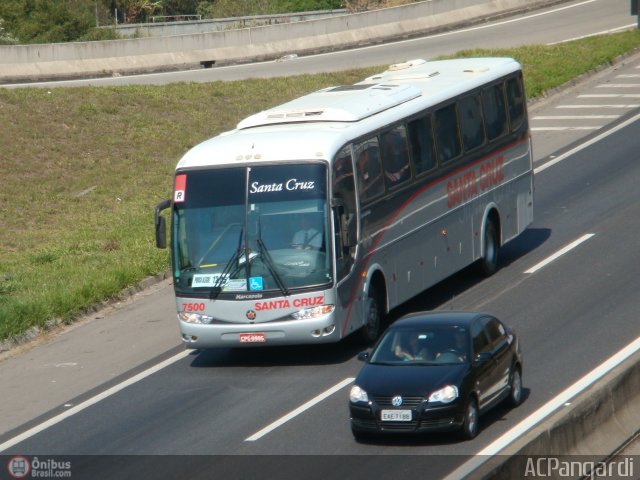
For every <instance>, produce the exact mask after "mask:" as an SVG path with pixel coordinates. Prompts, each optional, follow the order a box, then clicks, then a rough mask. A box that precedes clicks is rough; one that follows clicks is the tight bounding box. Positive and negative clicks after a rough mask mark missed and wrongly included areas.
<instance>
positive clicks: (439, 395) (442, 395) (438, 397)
mask: <svg viewBox="0 0 640 480" xmlns="http://www.w3.org/2000/svg"><path fill="white" fill-rule="evenodd" d="M456 398H458V387H456V386H455V385H447V386H446V387H442V388H441V389H440V390H436V391H435V392H433V393H432V394H431V395H429V402H439V403H451V402H453V401H454V400H455V399H456Z"/></svg>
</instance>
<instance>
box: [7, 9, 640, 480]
mask: <svg viewBox="0 0 640 480" xmlns="http://www.w3.org/2000/svg"><path fill="white" fill-rule="evenodd" d="M581 3H583V4H584V7H585V8H586V7H589V8H591V7H593V6H594V5H603V4H605V3H606V8H605V10H606V12H609V14H611V15H614V12H613V11H612V5H613V4H614V3H615V4H619V6H620V7H621V8H622V6H623V4H624V10H623V12H624V14H625V15H624V19H625V20H626V21H627V22H628V21H629V18H630V17H628V16H627V15H628V5H627V3H626V2H618V1H616V2H613V1H611V0H608V1H606V2H604V1H592V2H581ZM601 13H602V15H603V16H604V11H603V12H601ZM559 15H561V16H563V18H564V20H565V21H566V20H567V18H569V17H568V16H567V13H566V12H565V13H561V14H559ZM615 15H617V13H615ZM537 18H539V19H540V18H544V20H541V22H542V23H541V24H540V25H541V26H540V28H541V29H542V28H543V27H545V26H547V25H548V23H552V22H550V21H548V18H549V17H537ZM621 19H622V16H621ZM595 20H596V24H595V25H594V28H600V27H601V26H602V24H603V23H604V22H605V21H604V20H603V19H602V18H600V17H598V18H596V19H595ZM584 21H586V19H585V20H584ZM618 26H621V25H618ZM512 28H513V31H512V32H511V33H512V35H514V36H515V35H516V33H517V32H519V31H520V30H521V27H518V26H512ZM545 28H546V27H545ZM583 28H584V25H583ZM567 30H570V29H567ZM548 35H549V36H550V35H551V34H550V33H548ZM409 56H412V55H409ZM639 67H640V56H632V57H629V58H628V59H627V60H626V61H625V62H624V63H623V64H620V65H618V66H616V67H614V68H611V69H608V70H606V71H603V72H601V73H600V74H598V75H595V76H593V77H591V78H590V79H589V80H587V81H586V82H584V83H581V84H579V85H577V86H575V87H574V88H571V89H568V90H565V91H563V92H561V93H558V94H557V95H556V96H554V97H552V98H550V99H547V100H545V101H543V102H539V103H537V104H535V105H533V106H532V107H531V109H530V115H531V125H532V132H533V139H534V154H535V158H536V166H537V173H536V204H535V222H534V224H533V225H532V226H531V227H530V228H529V229H528V230H527V231H526V232H525V233H524V234H523V235H522V236H520V237H519V238H518V239H516V240H514V241H513V242H511V243H510V244H508V245H507V246H505V247H504V248H503V249H502V251H501V255H502V256H501V268H500V270H499V271H498V272H497V273H496V275H494V276H493V277H491V278H489V279H484V280H483V279H480V278H479V277H477V276H476V275H475V274H474V273H473V272H472V271H471V270H470V269H467V270H465V271H463V272H461V273H460V274H458V275H455V276H454V277H452V278H450V279H448V280H447V281H445V282H442V283H441V284H439V285H437V286H436V287H434V288H432V289H429V290H428V291H426V292H425V293H424V294H422V295H420V296H419V297H417V298H415V299H414V300H412V301H411V302H409V303H408V304H406V305H405V306H403V307H402V308H401V309H399V310H398V311H394V312H392V317H397V316H398V315H401V314H402V313H405V312H408V311H414V310H421V309H434V308H444V309H463V310H488V311H491V312H493V313H495V314H497V315H498V316H499V317H501V318H503V319H504V320H505V321H506V322H507V323H509V324H510V325H512V326H513V327H515V329H516V330H517V331H518V333H519V334H520V335H521V337H522V342H523V346H524V354H525V362H526V363H525V372H524V385H525V388H526V391H525V393H526V401H525V402H524V404H523V405H522V406H521V407H519V408H517V409H514V410H508V409H498V410H496V411H494V412H492V413H490V414H489V415H487V416H486V417H483V418H482V421H481V433H480V435H479V436H478V437H477V438H476V439H474V440H473V441H470V442H463V443H460V442H458V441H457V440H456V439H455V437H453V436H451V435H437V436H431V437H424V438H419V439H414V438H407V437H400V438H394V439H391V440H381V441H374V442H371V443H357V442H355V441H354V440H353V438H352V436H351V433H350V431H349V425H348V412H347V390H348V384H349V379H351V378H353V377H354V376H355V375H356V374H357V372H358V369H359V367H360V363H359V362H358V361H357V360H356V359H355V358H354V357H355V354H356V353H357V352H358V351H359V347H357V346H355V345H350V344H348V343H347V344H339V345H332V346H324V347H319V348H311V347H304V348H302V347H290V348H281V349H257V350H217V351H209V352H184V351H182V350H181V349H180V348H179V347H178V348H175V346H176V345H177V343H178V337H177V328H175V324H174V323H173V322H175V320H174V318H175V317H174V315H175V314H174V313H172V312H171V311H170V309H171V308H172V306H171V305H170V304H171V300H170V295H171V290H170V286H169V285H167V284H166V282H165V283H163V284H160V285H158V286H157V287H156V288H155V289H154V290H151V291H145V292H142V293H141V294H140V297H141V298H134V299H132V300H131V301H129V302H126V305H122V306H119V307H115V308H113V309H112V310H111V311H109V312H105V313H104V314H99V315H98V317H100V318H98V319H87V322H86V324H84V325H82V326H80V327H78V328H76V329H74V330H73V331H71V332H66V333H63V334H61V335H59V336H57V337H56V338H55V339H53V340H52V341H51V342H49V343H47V344H45V345H41V346H39V347H37V348H35V349H32V350H29V351H27V352H25V353H18V354H16V355H14V356H13V357H12V358H8V359H5V360H4V361H2V362H0V384H2V385H3V387H4V388H3V390H4V391H3V402H2V405H0V422H1V423H0V426H1V428H0V431H2V432H4V433H2V434H0V451H1V452H2V454H3V455H34V454H39V455H46V456H53V455H62V456H69V455H89V456H91V455H100V457H74V460H73V461H74V462H75V463H74V467H75V468H76V469H77V470H76V474H74V477H76V478H89V477H83V476H78V475H77V472H82V471H83V468H87V469H88V468H91V469H94V470H93V471H92V475H91V478H99V477H100V475H99V473H101V474H102V475H104V477H103V478H114V474H115V473H118V474H119V475H120V477H121V478H133V477H134V476H135V477H136V478H178V477H180V478H200V477H203V478H204V477H205V475H206V476H207V478H211V476H216V477H219V478H245V477H248V478H258V477H260V478H290V474H293V473H296V474H297V476H304V477H306V478H327V477H337V478H346V477H347V476H351V478H365V477H367V478H383V477H389V476H397V475H405V474H416V473H417V472H421V473H423V474H428V475H429V477H430V478H442V477H443V476H444V475H445V474H447V473H448V472H450V471H451V470H453V469H454V468H456V467H457V466H458V465H460V464H461V463H462V462H463V461H464V460H465V459H467V458H468V457H469V456H471V455H474V454H475V453H477V452H479V451H481V450H482V449H483V448H486V447H487V446H488V445H490V444H491V443H492V442H493V441H494V440H495V439H497V438H498V437H500V436H501V435H502V434H503V433H505V432H506V431H508V430H509V429H510V428H511V427H513V426H514V425H515V424H517V423H518V422H519V421H520V420H523V419H525V418H526V417H527V415H529V414H531V413H532V412H533V411H535V410H536V409H538V408H539V407H540V406H542V405H543V404H545V403H546V402H548V401H549V400H550V399H551V398H553V397H554V396H555V395H557V394H559V393H560V392H562V391H563V390H564V389H565V388H567V387H568V386H569V385H571V384H572V383H573V382H575V381H576V380H577V379H579V378H581V377H582V376H583V375H585V374H586V373H588V372H589V371H590V370H592V369H593V368H595V367H596V366H597V365H599V364H600V363H601V362H603V361H604V360H605V359H607V358H608V357H610V356H611V355H612V354H614V353H615V352H617V351H618V350H620V349H621V348H622V347H624V346H625V345H627V344H628V343H630V342H631V341H632V340H634V339H635V338H637V337H638V335H639V334H640V326H639V325H638V322H637V315H636V312H637V311H638V310H639V307H640V298H639V297H638V296H637V293H636V292H637V291H638V289H639V287H640V279H639V278H638V276H637V265H638V263H639V260H640V258H639V257H640V250H639V249H638V247H637V232H638V231H640V202H638V199H639V193H638V189H637V187H636V186H637V184H638V181H639V180H640V165H638V162H637V161H636V160H637V158H638V155H637V151H638V148H639V147H640V139H638V136H637V130H638V121H637V119H636V118H635V115H638V114H640V105H637V103H638V101H637V99H638V98H640V81H638V75H639V72H640V68H639ZM634 99H635V100H634ZM567 112H572V113H571V114H567ZM576 112H579V113H576ZM605 112H606V113H605ZM607 132H611V133H610V134H607ZM582 146H584V147H583V148H580V149H579V148H577V147H582ZM549 162H557V163H549ZM586 235H591V236H586ZM577 239H582V240H583V241H582V243H580V244H578V245H577V246H575V248H573V249H571V250H569V251H567V252H566V253H565V254H564V255H561V256H559V257H558V258H556V259H555V260H554V261H552V262H551V263H549V264H547V265H546V266H544V267H541V268H539V269H538V270H536V271H535V272H533V273H526V272H530V271H531V269H532V267H535V266H536V265H539V262H541V261H543V260H545V259H548V258H549V257H550V256H551V255H553V254H554V253H556V252H558V251H560V250H561V249H562V248H563V247H565V246H567V245H569V244H571V243H572V242H574V241H575V240H577ZM165 305H169V306H168V307H167V308H165ZM145 332H150V333H152V335H150V336H149V337H148V338H144V337H145ZM151 338H155V339H156V341H153V342H152V341H150V340H149V339H151ZM105 340H106V342H105ZM172 347H174V348H172ZM114 351H117V352H118V353H117V354H116V355H114V353H113V352H114ZM136 359H137V360H136ZM167 359H168V361H167V366H165V367H164V368H158V369H154V370H153V371H150V372H147V373H149V375H147V374H146V373H145V370H146V369H147V368H148V367H151V366H152V365H155V364H157V362H158V361H160V360H167ZM127 365H129V369H128V368H127ZM61 372H62V373H61ZM65 372H67V373H65ZM54 374H55V375H58V376H57V377H56V376H55V375H54ZM135 374H141V375H140V380H139V381H136V382H135V383H134V382H130V384H128V385H127V386H126V388H122V389H119V387H116V386H117V385H119V384H120V382H121V381H122V380H125V379H130V378H132V377H133V375H135ZM52 378H55V379H56V382H55V385H52V384H51V381H50V380H51V379H52ZM92 382H93V383H92ZM109 387H116V388H114V391H113V394H111V395H109V396H106V395H102V397H104V398H102V397H98V399H97V400H95V399H94V400H91V401H90V402H89V403H83V402H86V401H87V400H89V399H91V398H94V395H97V394H101V393H103V392H105V391H106V390H107V389H108V388H109ZM332 387H335V388H334V390H335V391H333V390H330V389H332ZM107 392H108V391H107ZM108 393H109V392H108ZM323 393H325V394H326V396H325V397H323V396H322V394H323ZM49 397H50V398H49ZM60 399H61V400H60ZM98 400H99V401H98ZM310 402H311V403H310ZM313 402H315V403H313ZM80 407H82V408H80ZM304 407H307V408H304ZM73 409H76V410H77V413H75V414H69V415H68V416H66V417H57V418H56V415H58V414H61V413H63V412H69V413H74V410H73ZM293 413H297V414H296V415H293ZM287 414H291V415H289V417H287ZM58 420H59V421H58ZM45 421H48V422H49V423H46V424H44V426H46V427H47V428H43V427H39V426H40V425H43V422H45ZM278 421H280V422H278ZM274 422H278V423H274ZM29 428H35V429H34V430H32V431H31V432H29V431H28V430H29ZM265 428H267V430H264V429H265ZM25 432H27V434H25ZM20 434H24V435H23V436H22V437H17V436H18V435H20ZM603 453H608V452H603ZM105 455H119V457H110V456H106V457H104V456H105ZM130 455H135V457H129V456H130ZM147 455H149V456H147ZM201 455H202V456H201ZM211 455H213V456H211ZM120 456H121V457H120ZM95 469H97V471H96V470H95ZM125 472H126V473H125ZM2 474H4V471H2ZM2 474H0V475H2ZM0 478H3V477H0Z"/></svg>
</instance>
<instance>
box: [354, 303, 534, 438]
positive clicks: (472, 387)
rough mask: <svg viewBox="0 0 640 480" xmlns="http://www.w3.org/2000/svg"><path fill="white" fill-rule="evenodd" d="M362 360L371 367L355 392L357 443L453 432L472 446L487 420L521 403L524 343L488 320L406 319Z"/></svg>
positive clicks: (483, 316)
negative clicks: (372, 436)
mask: <svg viewBox="0 0 640 480" xmlns="http://www.w3.org/2000/svg"><path fill="white" fill-rule="evenodd" d="M358 358H359V359H360V360H363V361H365V362H366V363H365V365H364V366H363V367H362V370H361V371H360V373H359V374H358V376H357V378H356V379H355V382H354V385H353V387H352V388H351V391H350V393H349V410H350V414H351V430H352V432H353V435H354V436H355V437H356V439H358V438H360V437H362V436H364V435H366V434H369V433H395V432H400V433H401V432H440V431H447V430H459V431H460V433H461V435H462V437H463V438H465V439H471V438H473V437H475V436H476V435H477V433H478V417H479V415H480V414H481V413H484V412H485V411H486V410H488V409H489V408H491V407H493V406H495V405H497V404H498V403H500V402H501V401H507V402H508V403H509V404H511V405H512V406H517V405H519V404H520V403H521V402H522V356H521V353H520V343H519V340H518V337H517V336H516V335H515V333H514V332H513V331H512V330H511V329H509V328H508V327H507V326H505V325H504V324H503V323H502V322H501V321H500V320H498V319H497V318H496V317H494V316H493V315H491V314H488V313H469V312H449V311H447V312H422V313H414V314H410V315H407V316H405V317H403V318H401V319H399V320H397V321H396V322H394V323H393V324H392V325H391V326H390V327H389V328H388V329H387V330H386V332H385V333H384V335H383V336H382V337H381V338H380V340H378V342H377V343H376V345H375V346H374V347H373V350H372V351H371V353H369V352H362V353H361V354H360V355H358Z"/></svg>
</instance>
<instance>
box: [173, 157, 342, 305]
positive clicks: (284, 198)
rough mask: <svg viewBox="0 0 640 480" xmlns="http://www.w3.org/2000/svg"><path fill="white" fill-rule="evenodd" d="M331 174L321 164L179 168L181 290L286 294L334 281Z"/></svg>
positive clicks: (176, 233) (176, 228) (177, 264)
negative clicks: (328, 178)
mask: <svg viewBox="0 0 640 480" xmlns="http://www.w3.org/2000/svg"><path fill="white" fill-rule="evenodd" d="M182 175H184V176H183V177H182ZM326 176H327V174H326V167H325V166H324V165H323V164H319V163H312V164H305V165H300V164H287V165H282V164H281V165H268V166H253V167H240V168H225V169H208V170H199V171H197V172H196V171H192V170H190V171H187V172H185V173H179V174H178V175H177V176H176V185H178V183H180V184H181V185H183V187H181V188H184V193H183V196H182V197H180V198H179V199H177V200H176V201H175V202H174V206H175V208H174V217H173V242H172V246H173V248H174V252H173V254H174V255H173V258H174V282H175V288H176V290H177V291H179V292H181V293H188V294H197V293H209V294H214V293H215V294H218V293H221V292H225V293H226V292H228V293H236V294H237V293H241V292H263V291H273V290H276V291H280V292H282V293H283V294H285V295H286V294H289V293H290V291H291V290H293V289H299V288H308V287H312V286H319V285H325V284H328V283H331V282H332V273H331V265H332V264H331V262H330V259H331V256H330V255H329V254H328V253H329V246H330V245H329V239H330V238H331V237H330V236H329V215H328V211H327V196H326V195H327V194H326V190H327V189H326ZM176 188H178V187H176Z"/></svg>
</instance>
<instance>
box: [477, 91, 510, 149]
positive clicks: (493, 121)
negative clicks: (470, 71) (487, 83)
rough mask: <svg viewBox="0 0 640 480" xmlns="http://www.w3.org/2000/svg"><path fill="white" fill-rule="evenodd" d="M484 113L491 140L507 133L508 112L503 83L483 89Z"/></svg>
mask: <svg viewBox="0 0 640 480" xmlns="http://www.w3.org/2000/svg"><path fill="white" fill-rule="evenodd" d="M482 113H483V114H484V121H485V126H486V129H487V137H488V138H489V141H493V140H495V139H496V138H498V137H501V136H502V135H504V134H505V133H506V131H507V112H506V110H505V102H504V90H503V88H502V83H500V84H498V85H493V86H492V87H489V88H486V89H484V90H483V91H482Z"/></svg>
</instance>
